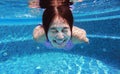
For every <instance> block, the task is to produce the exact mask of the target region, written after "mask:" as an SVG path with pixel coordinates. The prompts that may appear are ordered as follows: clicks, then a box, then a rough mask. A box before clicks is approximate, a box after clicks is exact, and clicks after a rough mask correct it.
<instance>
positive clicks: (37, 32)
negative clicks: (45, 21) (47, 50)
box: [33, 25, 46, 43]
mask: <svg viewBox="0 0 120 74" xmlns="http://www.w3.org/2000/svg"><path fill="white" fill-rule="evenodd" d="M33 38H34V40H35V41H36V42H40V43H43V42H44V41H46V36H45V31H44V29H43V26H42V25H38V26H36V27H35V29H34V31H33Z"/></svg>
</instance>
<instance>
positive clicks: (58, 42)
mask: <svg viewBox="0 0 120 74" xmlns="http://www.w3.org/2000/svg"><path fill="white" fill-rule="evenodd" d="M65 41H66V40H60V41H57V40H53V42H54V43H56V44H58V45H62V44H63V43H64V42H65Z"/></svg>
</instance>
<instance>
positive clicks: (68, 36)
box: [33, 0, 89, 49]
mask: <svg viewBox="0 0 120 74" xmlns="http://www.w3.org/2000/svg"><path fill="white" fill-rule="evenodd" d="M70 4H72V3H71V2H69V0H65V1H61V0H60V1H59V0H41V1H40V7H41V8H46V9H45V11H44V13H43V18H42V22H43V25H39V26H37V27H36V28H35V29H34V31H33V38H34V39H35V40H36V41H37V42H40V43H45V44H46V43H47V44H49V46H52V47H55V48H66V47H67V48H70V46H71V45H73V44H77V43H82V42H87V43H88V42H89V40H88V38H87V37H86V31H85V30H83V29H81V28H78V27H76V26H73V15H72V12H71V10H70V8H69V5H70ZM68 45H69V46H68ZM67 48H66V49H67Z"/></svg>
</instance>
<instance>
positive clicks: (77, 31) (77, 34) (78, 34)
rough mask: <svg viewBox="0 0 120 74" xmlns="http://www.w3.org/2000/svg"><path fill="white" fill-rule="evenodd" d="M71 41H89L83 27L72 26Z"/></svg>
mask: <svg viewBox="0 0 120 74" xmlns="http://www.w3.org/2000/svg"><path fill="white" fill-rule="evenodd" d="M72 42H73V43H75V44H77V43H83V42H86V43H89V39H88V38H87V37H86V31H85V30H84V29H81V28H78V27H76V26H73V29H72Z"/></svg>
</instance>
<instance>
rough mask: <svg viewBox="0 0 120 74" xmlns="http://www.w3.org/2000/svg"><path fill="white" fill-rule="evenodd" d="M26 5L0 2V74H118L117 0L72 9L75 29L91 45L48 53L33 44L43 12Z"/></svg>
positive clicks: (96, 0) (23, 0) (119, 23)
mask: <svg viewBox="0 0 120 74" xmlns="http://www.w3.org/2000/svg"><path fill="white" fill-rule="evenodd" d="M27 3H28V0H21V1H18V0H1V1H0V74H120V33H119V32H120V0H84V1H83V2H82V3H75V4H74V5H73V10H72V12H73V15H74V25H76V26H78V27H81V28H83V29H85V30H86V31H87V36H88V38H89V39H90V43H89V44H85V43H83V44H78V45H75V47H74V48H73V49H71V50H70V51H64V50H56V49H47V48H46V47H45V46H43V45H42V44H39V43H36V42H35V41H34V40H33V38H32V31H33V29H34V28H35V27H36V26H37V24H41V23H42V22H41V16H42V13H43V11H44V10H43V9H30V8H28V5H27ZM34 11H35V12H34Z"/></svg>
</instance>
